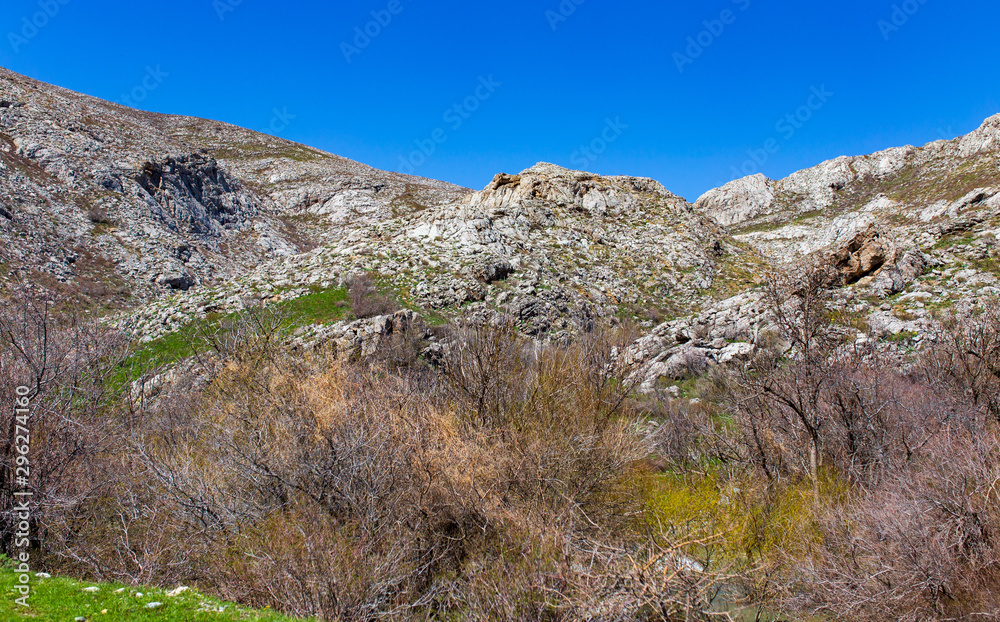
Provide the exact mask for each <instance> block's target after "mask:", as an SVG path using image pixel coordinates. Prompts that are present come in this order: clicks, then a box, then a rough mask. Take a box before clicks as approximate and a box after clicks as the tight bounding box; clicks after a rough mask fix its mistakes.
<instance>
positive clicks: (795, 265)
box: [0, 70, 1000, 387]
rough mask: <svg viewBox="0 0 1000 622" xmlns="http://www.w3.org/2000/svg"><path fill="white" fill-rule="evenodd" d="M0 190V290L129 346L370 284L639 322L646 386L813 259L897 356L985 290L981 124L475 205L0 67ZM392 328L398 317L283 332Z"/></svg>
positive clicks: (727, 336) (334, 335) (995, 175)
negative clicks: (713, 174)
mask: <svg viewBox="0 0 1000 622" xmlns="http://www.w3.org/2000/svg"><path fill="white" fill-rule="evenodd" d="M0 193H2V194H0V285H2V286H3V287H9V286H11V285H13V284H15V283H30V284H31V285H32V286H34V287H39V288H43V289H46V290H49V291H51V292H53V293H55V294H56V295H57V296H59V299H60V300H65V301H71V300H72V301H76V302H79V303H81V304H83V305H84V306H85V307H87V308H88V309H92V310H97V311H98V312H100V313H104V314H107V313H108V312H109V311H110V312H112V315H108V321H111V322H114V323H116V324H117V325H119V326H121V327H123V328H125V329H127V330H128V331H130V332H131V333H132V334H133V335H134V336H135V337H136V338H139V339H142V340H147V341H148V340H151V339H155V338H157V337H159V336H161V335H164V334H166V333H170V332H172V331H175V330H177V329H179V328H181V327H183V326H185V325H186V324H189V323H191V322H193V321H197V320H199V319H202V318H204V317H206V316H208V315H210V314H225V313H230V312H234V311H238V310H239V309H241V308H243V307H245V306H247V305H256V304H260V303H264V304H267V303H270V302H276V301H283V300H289V299H295V298H297V297H300V296H303V295H305V294H309V293H315V292H317V291H322V290H324V289H330V288H336V287H339V286H342V285H343V284H344V283H345V282H347V281H348V279H349V278H350V277H351V276H352V275H357V274H360V273H369V274H371V275H373V276H374V277H376V279H377V281H378V284H379V286H380V287H381V288H383V289H384V290H386V291H389V292H391V293H392V294H393V295H394V296H395V297H396V298H397V299H398V300H399V301H400V302H401V303H402V304H403V305H404V306H406V307H409V308H410V309H412V310H414V311H416V312H417V313H418V314H421V315H424V316H435V317H436V316H440V317H449V316H459V315H461V316H463V317H472V318H475V317H479V318H489V317H492V316H497V315H499V314H504V315H507V316H512V317H513V318H515V320H516V321H517V322H518V326H519V327H520V328H521V330H522V331H524V332H525V333H527V334H529V335H533V336H539V337H542V336H546V337H555V338H558V337H561V336H567V335H571V334H572V333H573V332H575V331H579V330H581V329H586V328H587V327H588V326H590V325H591V324H593V323H594V322H596V321H599V320H600V318H608V317H631V318H635V319H638V320H639V321H640V322H641V323H643V324H644V325H645V327H646V329H647V330H648V331H649V334H648V335H647V336H646V337H644V338H643V339H642V340H641V341H640V342H639V343H637V344H636V348H635V352H634V354H636V355H637V356H640V357H641V358H642V359H643V360H646V361H649V362H651V363H652V365H651V366H650V372H649V376H648V378H646V386H647V387H652V386H655V385H656V383H657V382H658V381H659V380H660V379H661V378H666V379H668V381H669V380H671V379H677V378H682V377H685V376H686V375H690V374H692V373H697V372H698V371H700V370H703V369H705V368H706V367H707V365H709V364H713V363H719V362H725V361H728V360H732V359H733V358H737V357H741V356H745V355H746V354H747V353H749V352H750V351H751V350H752V349H753V348H754V347H755V345H756V344H757V343H758V342H759V339H760V336H761V335H762V334H765V333H766V328H767V326H768V324H769V321H770V320H769V316H768V310H767V308H766V305H765V304H763V303H762V301H761V294H760V285H761V284H762V283H763V282H764V281H765V280H766V279H767V278H768V276H769V275H771V274H773V273H781V272H791V273H796V272H798V271H799V268H800V267H801V266H802V265H803V264H804V263H808V262H810V261H818V260H822V261H825V262H827V263H829V264H830V265H832V266H834V268H835V274H836V278H835V279H834V280H832V281H831V282H830V283H829V286H830V288H831V290H832V292H833V293H832V299H833V302H832V303H831V312H833V313H834V314H835V316H836V317H837V318H839V320H838V321H841V322H843V323H844V325H845V327H847V328H849V329H850V330H853V331H855V333H857V337H856V338H857V339H858V340H865V339H869V338H870V336H869V335H876V336H879V335H881V336H886V335H890V336H895V337H894V343H900V344H903V345H904V346H906V347H915V346H917V345H919V343H920V342H921V341H922V340H924V339H930V338H933V334H934V327H935V323H936V322H937V321H938V319H939V318H938V316H939V314H940V313H943V312H948V311H950V310H952V309H971V308H975V306H976V304H977V302H978V300H979V298H980V297H981V296H984V295H995V294H997V293H1000V289H998V288H997V276H998V274H1000V259H998V250H997V237H998V236H1000V115H998V116H995V117H992V118H990V119H988V120H987V121H986V122H985V123H984V124H983V125H982V127H980V128H979V129H977V130H976V131H974V132H972V133H971V134H969V135H967V136H964V137H960V138H956V139H954V140H951V141H937V142H934V143H930V144H928V145H925V146H923V147H900V148H895V149H889V150H887V151H883V152H880V153H876V154H872V155H868V156H859V157H841V158H837V159H835V160H831V161H829V162H825V163H823V164H820V165H818V166H816V167H814V168H811V169H807V170H804V171H800V172H798V173H795V174H793V175H790V176H789V177H787V178H785V179H782V180H771V179H768V178H766V177H764V176H762V175H756V176H752V177H747V178H745V179H740V180H737V181H734V182H731V183H729V184H726V185H725V186H723V187H722V188H718V189H715V190H712V191H710V192H708V193H706V194H705V195H703V196H702V197H700V198H699V199H698V200H697V201H696V202H695V203H694V204H691V203H689V202H687V201H686V200H684V199H683V198H681V197H678V196H676V195H674V194H672V193H670V192H669V191H668V190H667V189H666V188H664V187H663V186H662V185H661V184H659V183H658V182H656V181H653V180H651V179H645V178H637V177H627V176H616V177H607V176H600V175H595V174H592V173H587V172H582V171H572V170H567V169H564V168H561V167H558V166H556V165H553V164H545V163H540V164H536V165H535V166H532V167H531V168H528V169H526V170H524V171H522V172H521V173H519V174H507V173H500V174H498V175H496V177H495V178H494V179H493V180H492V181H491V182H490V183H489V184H488V185H487V186H486V187H485V188H483V189H482V190H480V191H478V192H474V191H472V190H469V189H465V188H460V187H457V186H454V185H451V184H447V183H444V182H439V181H434V180H429V179H423V178H418V177H411V176H406V175H400V174H396V173H391V172H385V171H379V170H376V169H373V168H371V167H368V166H365V165H363V164H359V163H356V162H352V161H350V160H347V159H344V158H341V157H338V156H335V155H332V154H328V153H324V152H322V151H319V150H316V149H313V148H311V147H307V146H304V145H299V144H296V143H292V142H289V141H285V140H282V139H279V138H274V137H270V136H266V135H263V134H259V133H256V132H252V131H250V130H245V129H241V128H238V127H234V126H231V125H227V124H224V123H219V122H215V121H208V120H204V119H196V118H191V117H178V116H169V115H159V114H152V113H147V112H141V111H138V110H132V109H129V108H125V107H123V106H120V105H117V104H113V103H109V102H105V101H101V100H98V99H95V98H92V97H87V96H84V95H80V94H77V93H73V92H71V91H67V90H64V89H61V88H58V87H54V86H50V85H46V84H43V83H40V82H37V81H34V80H31V79H29V78H26V77H24V76H20V75H17V74H14V73H11V72H9V71H6V70H0ZM400 321H403V322H405V323H411V322H413V321H416V320H414V316H412V314H411V315H406V317H405V318H396V320H394V321H390V319H387V318H382V319H381V320H377V321H374V322H369V323H368V324H364V325H359V324H357V323H351V322H348V321H344V322H339V323H336V324H335V325H330V326H309V327H303V330H302V331H300V338H301V339H302V340H303V342H304V343H305V342H310V343H318V342H321V341H323V340H328V339H338V338H340V337H343V335H346V334H350V335H355V336H356V335H361V334H368V333H370V332H372V331H374V332H376V333H378V332H379V331H384V330H389V328H386V327H390V326H392V325H393V323H394V322H395V323H396V324H398V323H399V322H400ZM373 327H374V328H373ZM352 338H353V337H352Z"/></svg>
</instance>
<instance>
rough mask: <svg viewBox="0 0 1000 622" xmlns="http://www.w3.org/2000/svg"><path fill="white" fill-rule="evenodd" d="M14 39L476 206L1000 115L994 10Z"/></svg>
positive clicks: (109, 30) (5, 44) (442, 6)
mask: <svg viewBox="0 0 1000 622" xmlns="http://www.w3.org/2000/svg"><path fill="white" fill-rule="evenodd" d="M46 11H47V14H46ZM2 17H3V20H2V25H0V33H2V34H3V35H4V40H3V41H2V42H0V64H2V65H3V66H5V67H7V68H10V69H12V70H14V71H17V72H20V73H23V74H26V75H28V76H31V77H33V78H37V79H40V80H43V81H46V82H51V83H54V84H58V85H60V86H64V87H67V88H71V89H74V90H77V91H82V92H84V93H88V94H91V95H95V96H97V97H101V98H104V99H110V100H114V101H118V102H123V101H124V100H125V99H126V98H128V99H129V100H130V101H132V102H134V103H135V105H137V107H140V108H143V109H146V110H152V111H156V112H166V113H176V114H187V115H194V116H200V117H207V118H212V119H219V120H223V121H227V122H230V123H234V124H237V125H242V126H246V127H249V128H253V129H257V130H260V131H265V132H268V133H275V134H277V135H279V136H282V137H285V138H289V139H292V140H296V141H300V142H303V143H307V144H310V145H314V146H316V147H319V148H322V149H325V150H328V151H331V152H334V153H337V154H339V155H343V156H346V157H349V158H353V159H355V160H359V161H361V162H364V163H367V164H371V165H373V166H376V167H378V168H383V169H388V170H401V171H404V172H413V173H415V174H419V175H423V176H426V177H432V178H437V179H444V180H447V181H451V182H455V183H458V184H461V185H464V186H469V187H473V188H481V187H482V186H484V185H486V184H487V183H488V182H489V181H490V179H492V177H493V175H494V174H495V173H497V172H501V171H502V172H510V173H513V172H518V171H520V170H522V169H524V168H527V167H529V166H531V165H532V164H534V163H535V162H538V161H549V162H554V163H557V164H560V165H563V166H567V167H571V168H585V169H587V170H592V171H595V172H598V173H603V174H632V175H643V176H649V177H653V178H655V179H657V180H659V181H661V182H663V184H664V185H665V186H666V187H667V188H668V189H670V190H672V191H673V192H676V193H678V194H680V195H682V196H685V197H687V198H688V199H691V200H693V199H695V198H697V196H698V195H700V194H701V193H702V192H704V191H705V190H708V189H710V188H712V187H715V186H718V185H721V184H723V183H726V182H727V181H730V180H731V179H734V178H735V177H737V176H739V175H741V174H743V173H751V172H756V171H760V172H763V173H764V174H766V175H768V176H770V177H774V178H779V177H783V176H785V175H787V174H788V173H791V172H793V171H795V170H798V169H800V168H805V167H808V166H812V165H814V164H817V163H819V162H820V161H822V160H825V159H829V158H832V157H836V156H838V155H850V154H861V153H869V152H872V151H876V150H878V149H882V148H886V147H890V146H897V145H902V144H923V143H925V142H928V141H931V140H935V139H937V138H941V137H948V138H952V137H954V136H957V135H959V134H964V133H966V132H969V131H971V130H973V129H975V128H976V127H977V126H978V125H979V124H980V123H981V122H982V120H983V119H984V118H986V117H987V116H990V115H992V114H994V113H996V112H1000V53H998V51H997V49H996V42H995V37H993V36H992V34H991V31H990V28H991V26H990V25H992V24H996V23H998V22H1000V4H998V3H992V2H990V3H986V2H982V1H981V0H979V1H973V0H949V1H947V2H946V1H945V0H923V1H921V0H906V1H905V2H904V1H901V0H885V1H882V0H864V1H861V0H842V1H841V2H773V1H772V2H766V1H764V0H709V1H705V2H698V3H692V2H679V1H678V2H608V1H607V0H534V1H531V2H529V1H526V0H525V1H522V0H508V1H506V2H488V1H487V2H466V1H462V2H457V1H439V2H433V3H432V2H428V1H427V0H358V1H355V2H305V1H299V0H285V1H283V2H281V3H274V2H271V3H266V2H263V0H174V1H173V2H169V3H164V2H128V3H122V2H106V1H102V0H91V1H84V0H42V1H41V2H39V0H34V1H23V0H7V1H6V2H5V3H4V8H3V12H2ZM26 20H27V21H26ZM32 21H34V22H35V24H31V22H32ZM37 25H40V26H37ZM365 31H367V34H364V33H365ZM359 32H360V33H362V34H360V35H359ZM150 69H152V72H153V74H154V75H150V73H149V72H150ZM144 82H145V86H143V84H144ZM146 87H152V88H146ZM788 115H791V117H789V116H788Z"/></svg>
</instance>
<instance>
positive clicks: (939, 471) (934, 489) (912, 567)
mask: <svg viewBox="0 0 1000 622" xmlns="http://www.w3.org/2000/svg"><path fill="white" fill-rule="evenodd" d="M998 485H1000V438H998V436H997V435H996V433H995V432H994V433H990V434H988V435H985V436H982V437H979V438H970V437H965V438H962V439H955V438H954V437H952V438H946V437H940V438H938V439H936V440H935V441H934V443H933V444H932V445H931V446H929V447H928V448H927V450H926V451H925V455H924V457H923V458H922V459H921V460H920V461H919V462H917V463H915V464H913V465H912V467H911V468H909V469H907V470H905V471H903V472H901V473H899V474H897V475H896V476H894V477H893V478H891V479H890V480H887V481H884V482H882V484H881V485H880V486H879V487H878V488H875V489H871V490H865V491H861V492H860V495H859V496H858V498H857V499H856V500H854V502H853V503H851V504H849V505H847V506H844V507H837V508H832V509H830V510H829V511H828V512H827V513H826V515H825V516H824V517H823V519H822V520H821V521H820V522H819V528H820V529H821V532H822V540H821V541H820V542H819V543H818V546H817V547H816V549H815V550H814V551H813V554H812V555H811V556H809V557H805V558H801V559H798V560H797V564H798V565H797V568H796V571H797V573H798V580H797V581H794V582H792V583H791V584H789V585H788V586H787V588H786V592H785V598H784V601H785V603H786V605H788V606H789V607H791V608H794V609H797V610H802V611H809V612H814V613H817V614H824V615H829V616H832V617H834V618H835V619H841V620H861V621H864V620H872V621H875V620H913V621H916V620H956V619H962V620H973V619H997V617H998V616H1000V509H998V508H1000V492H998V488H997V487H998Z"/></svg>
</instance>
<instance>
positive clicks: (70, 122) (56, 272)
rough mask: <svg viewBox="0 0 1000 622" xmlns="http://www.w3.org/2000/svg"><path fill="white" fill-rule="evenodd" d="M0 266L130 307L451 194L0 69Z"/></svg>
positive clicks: (457, 191)
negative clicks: (356, 218)
mask: <svg viewBox="0 0 1000 622" xmlns="http://www.w3.org/2000/svg"><path fill="white" fill-rule="evenodd" d="M0 192H2V199H0V276H2V277H3V279H4V282H7V283H9V282H11V280H18V281H22V282H25V281H26V282H31V283H34V284H36V285H41V286H43V287H46V288H49V289H52V290H54V291H57V292H59V293H61V294H62V295H63V296H71V297H74V298H77V299H81V300H82V301H84V302H87V303H90V304H105V305H107V304H110V305H111V306H119V307H120V306H125V305H132V304H135V303H136V302H139V301H143V300H149V299H153V298H156V297H158V296H160V295H162V294H163V293H164V292H165V291H169V290H187V289H190V288H192V287H195V286H209V285H211V284H213V283H217V282H222V281H225V280H228V279H230V278H231V277H233V276H234V275H237V274H243V273H245V272H246V271H248V270H250V269H251V268H252V267H254V266H258V265H260V264H261V263H262V262H269V261H280V260H281V259H282V258H286V257H291V256H293V255H295V254H297V253H299V252H301V251H303V250H308V249H310V248H313V247H314V246H315V245H316V244H317V243H320V242H322V241H323V240H324V239H327V238H328V237H335V236H336V235H337V231H336V230H335V229H333V228H328V227H325V226H322V225H323V224H324V223H323V222H321V220H322V218H321V217H326V218H327V219H328V220H329V221H330V222H331V223H336V222H339V221H343V220H345V219H349V218H351V217H352V214H354V213H357V214H362V215H364V216H366V217H369V218H372V219H378V218H383V217H385V216H386V215H389V214H394V213H399V212H401V211H402V212H405V211H412V210H417V209H422V208H424V207H426V206H431V205H437V204H440V203H443V202H448V201H455V200H457V199H459V198H460V197H461V196H463V195H464V194H465V191H464V190H463V189H461V188H458V187H456V186H453V185H451V184H446V183H442V182H436V181H431V180H425V179H419V178H415V177H407V176H404V175H396V174H394V173H386V172H382V171H377V170H375V169H372V168H371V167H368V166H364V165H362V164H358V163H356V162H352V161H350V160H346V159H344V158H340V157H337V156H334V155H331V154H327V153H323V152H321V151H318V150H315V149H310V148H307V147H304V146H302V145H297V144H294V143H291V142H288V141H285V140H281V139H278V138H273V137H270V136H265V135H262V134H258V133H256V132H251V131H248V130H244V129H241V128H237V127H234V126H231V125H227V124H224V123H217V122H212V121H205V120H202V119H194V118H190V117H174V116H165V115H157V114H151V113H146V112H141V111H138V110H132V109H129V108H125V107H123V106H119V105H117V104H113V103H110V102H105V101H101V100H98V99H95V98H92V97H87V96H84V95H80V94H77V93H73V92H71V91H67V90H65V89H61V88H58V87H54V86H50V85H47V84H43V83H40V82H37V81H35V80H31V79H29V78H26V77H24V76H20V75H17V74H14V73H12V72H9V71H7V70H2V69H0Z"/></svg>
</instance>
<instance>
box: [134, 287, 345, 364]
mask: <svg viewBox="0 0 1000 622" xmlns="http://www.w3.org/2000/svg"><path fill="white" fill-rule="evenodd" d="M271 307H272V308H273V309H274V310H275V311H276V312H277V313H278V315H279V316H280V317H282V318H283V330H285V331H286V332H287V333H288V334H291V333H292V332H293V331H294V330H295V329H297V328H299V327H301V326H309V325H313V324H328V323H331V322H337V321H340V320H342V319H344V318H345V317H346V316H347V309H348V304H347V290H346V289H344V288H342V287H334V288H327V289H320V288H317V289H315V290H314V291H313V292H312V293H310V294H306V295H304V296H299V297H298V298H294V299H292V300H284V301H281V302H278V303H274V304H273V305H271ZM236 317H237V314H235V313H230V314H227V315H222V314H215V313H209V314H208V315H207V316H205V317H204V318H201V319H197V320H194V321H192V322H190V323H188V324H186V325H184V326H183V327H181V328H180V329H178V330H176V331H174V332H172V333H169V334H166V335H163V336H162V337H159V338H158V339H154V340H153V341H150V342H148V343H144V344H137V345H136V347H135V350H134V352H133V353H132V356H131V357H130V358H129V360H128V361H127V362H126V363H125V364H124V366H123V368H122V372H121V374H120V375H119V377H118V380H119V381H120V382H122V383H123V382H125V381H126V380H127V379H128V378H129V377H131V378H138V377H140V376H142V375H143V374H146V373H148V372H150V371H153V370H154V369H157V368H160V367H163V366H165V365H170V364H172V363H176V362H177V361H179V360H182V359H184V358H186V357H188V356H192V355H193V354H194V353H195V352H197V351H201V350H204V349H205V348H207V347H208V346H209V342H208V339H207V338H206V336H207V335H210V334H212V333H214V332H216V331H218V330H221V329H222V328H223V327H224V325H225V324H226V323H227V322H231V321H233V320H234V319H236Z"/></svg>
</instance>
